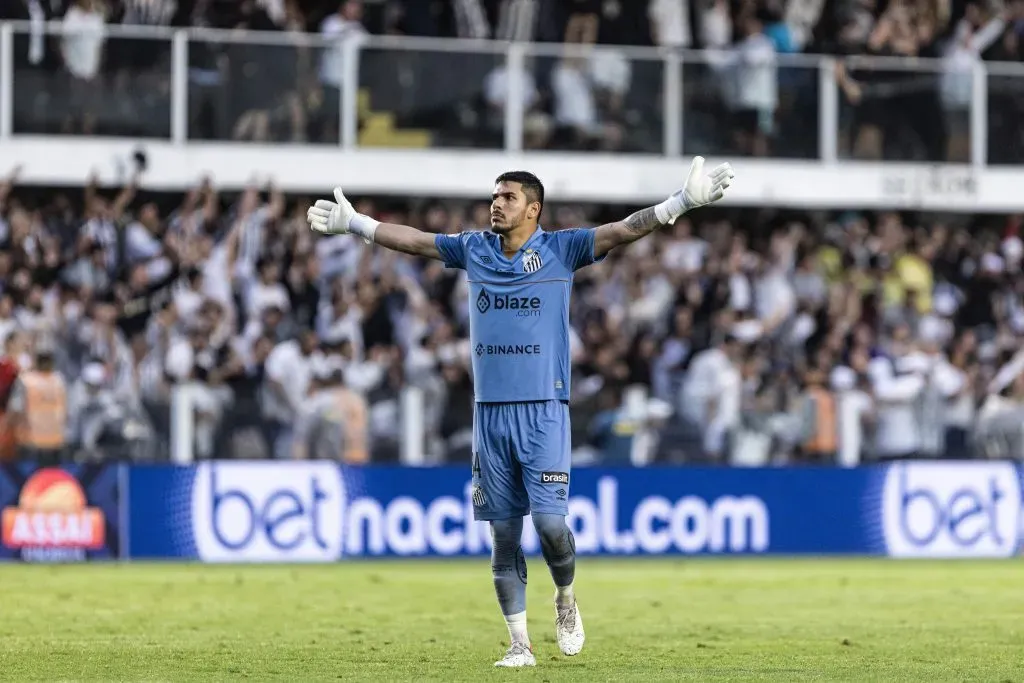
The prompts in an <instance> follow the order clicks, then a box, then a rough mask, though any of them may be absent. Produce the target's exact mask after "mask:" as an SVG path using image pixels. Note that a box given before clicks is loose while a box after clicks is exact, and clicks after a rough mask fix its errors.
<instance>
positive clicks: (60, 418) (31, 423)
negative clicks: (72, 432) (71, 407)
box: [7, 345, 68, 465]
mask: <svg viewBox="0 0 1024 683" xmlns="http://www.w3.org/2000/svg"><path fill="white" fill-rule="evenodd" d="M53 354H54V352H53V348H52V347H51V346H48V345H42V346H39V347H38V348H37V349H36V356H35V365H34V366H33V368H32V369H31V370H28V371H24V372H22V373H21V374H20V375H19V376H18V379H17V381H16V382H15V383H14V388H13V389H12V391H11V398H10V401H9V402H8V406H7V408H8V410H7V418H8V420H9V421H10V422H9V424H11V425H12V426H13V428H14V433H15V438H16V439H17V454H18V458H19V459H22V460H29V461H32V462H36V463H39V464H41V465H53V464H57V463H59V462H60V461H61V459H62V456H63V455H64V445H65V442H66V437H65V431H66V429H67V423H68V395H67V387H66V385H65V383H64V378H63V377H62V376H61V374H60V373H59V372H58V371H57V370H56V369H55V367H54V357H53Z"/></svg>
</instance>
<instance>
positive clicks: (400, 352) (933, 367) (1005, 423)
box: [0, 173, 1024, 465]
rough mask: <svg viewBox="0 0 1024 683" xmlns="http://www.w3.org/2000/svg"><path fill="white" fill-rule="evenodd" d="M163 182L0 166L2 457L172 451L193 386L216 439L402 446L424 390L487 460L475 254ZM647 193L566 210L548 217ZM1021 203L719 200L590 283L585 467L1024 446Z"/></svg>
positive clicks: (445, 425)
mask: <svg viewBox="0 0 1024 683" xmlns="http://www.w3.org/2000/svg"><path fill="white" fill-rule="evenodd" d="M143 180H144V174H143V175H141V176H137V178H136V181H134V182H132V183H131V184H129V185H127V186H125V187H123V188H119V189H116V192H114V191H110V190H108V189H104V188H99V187H97V186H96V184H95V183H94V182H90V183H89V184H88V185H86V187H85V188H84V191H82V192H78V191H74V192H71V191H67V190H59V191H58V190H52V189H51V190H44V189H40V188H20V187H18V185H17V175H16V173H14V174H12V175H11V176H10V177H8V178H7V179H6V180H5V181H4V182H3V184H2V185H0V342H2V344H3V348H4V357H3V360H2V361H0V400H2V401H3V406H4V409H5V415H4V418H3V421H2V422H0V425H2V427H3V429H2V432H3V434H4V439H3V441H4V446H3V449H2V450H3V452H4V453H5V457H14V456H15V455H16V454H17V452H18V449H19V448H20V449H28V450H29V451H30V452H32V453H34V454H35V455H37V456H38V453H39V451H40V450H42V451H46V452H50V453H51V454H52V455H54V457H57V456H63V457H75V458H111V457H130V458H166V457H167V454H168V444H169V439H170V429H171V420H170V415H171V400H172V390H173V388H174V387H175V386H176V385H182V386H185V385H187V386H188V387H190V389H189V391H191V392H192V396H193V403H192V405H193V406H194V408H195V423H196V431H195V436H196V443H195V452H196V454H197V455H198V456H199V457H205V458H210V457H214V458H222V457H248V458H251V457H278V458H291V457H340V458H343V459H345V460H347V461H350V462H366V461H370V462H389V461H395V460H396V459H397V458H398V457H399V452H400V444H399V442H400V439H401V438H402V434H401V424H402V415H401V411H402V406H403V403H402V400H401V395H402V392H403V391H404V390H405V389H407V388H409V387H415V388H416V389H418V390H419V391H420V392H422V395H423V396H424V401H423V405H424V409H425V412H424V422H425V430H426V435H427V439H426V452H427V456H428V460H429V462H468V460H469V458H470V453H471V443H472V439H471V424H472V385H471V376H470V365H469V360H470V350H469V344H468V341H467V339H466V334H467V329H466V324H467V310H468V308H467V307H468V302H467V301H466V291H467V287H466V282H465V279H464V274H463V273H462V272H461V271H452V270H447V269H445V268H444V267H443V266H442V265H441V264H440V263H436V262H424V261H418V260H414V259H410V258H406V257H404V256H401V255H397V254H395V253H392V252H388V251H385V250H383V249H374V248H372V247H369V246H366V245H364V244H363V243H362V241H361V240H358V239H353V238H351V237H350V236H347V235H346V236H338V237H331V238H320V237H316V236H314V235H313V234H312V233H311V232H310V231H309V229H308V227H307V225H306V222H305V212H306V208H307V206H308V201H309V200H308V199H303V198H286V197H284V196H282V195H281V194H280V193H279V192H277V191H276V190H275V189H274V186H273V183H272V182H271V181H269V180H268V179H258V180H255V181H254V184H253V185H252V186H251V187H250V188H249V189H248V190H246V191H245V192H244V193H243V194H241V195H239V196H222V195H221V194H220V193H218V191H217V189H216V187H215V185H214V183H213V181H212V180H211V179H205V180H203V181H202V182H200V183H197V185H196V186H195V187H193V188H191V189H190V190H189V191H188V192H187V193H185V194H184V196H180V195H179V196H171V195H166V194H163V195H157V194H146V193H144V192H142V191H141V190H140V188H139V185H138V184H137V183H141V182H142V181H143ZM357 210H359V211H360V212H363V213H367V214H370V215H375V216H378V217H379V218H381V219H382V220H387V221H393V222H405V223H409V224H412V225H415V226H417V227H419V228H421V229H424V230H427V231H431V232H453V231H456V230H459V229H470V230H472V229H482V228H484V226H486V225H487V224H488V206H487V204H486V203H478V204H466V203H457V202H446V201H423V202H409V201H407V200H392V199H387V198H381V199H376V200H362V201H361V202H359V205H358V206H357ZM630 210H631V209H630V208H629V207H600V206H577V205H556V204H552V205H549V206H547V207H545V215H544V216H543V221H542V223H543V225H545V226H547V228H548V229H558V228H561V227H566V226H575V225H587V224H595V223H598V222H602V221H604V220H609V219H616V218H620V217H621V216H622V215H625V214H626V213H628V212H629V211H630ZM1022 223H1024V218H1022V217H1021V216H1009V217H1006V216H1001V217H987V218H986V217H980V218H974V219H970V220H968V219H967V218H966V217H960V218H957V219H944V218H942V217H938V216H927V215H909V214H908V215H900V214H896V213H878V214H867V213H826V212H820V213H791V212H777V211H772V212H768V211H753V210H738V209H731V210H726V209H719V210H707V211H706V212H701V213H700V214H698V215H695V216H693V217H692V219H691V218H688V217H684V218H682V219H681V220H680V221H678V222H677V223H676V224H675V225H674V226H671V227H666V228H665V229H663V230H662V231H660V232H659V233H656V234H655V235H653V236H651V237H650V238H647V239H645V240H642V241H640V242H638V243H636V244H634V245H631V246H630V248H628V249H625V250H622V251H621V252H614V253H613V254H612V255H611V256H610V257H609V258H608V259H606V260H605V261H604V262H602V263H600V264H597V265H595V266H592V267H590V268H587V269H585V270H583V271H580V273H578V276H577V280H576V286H575V298H574V303H573V308H572V316H571V320H572V331H573V337H572V348H573V362H574V369H573V383H574V384H573V389H574V390H573V395H574V398H573V403H572V406H571V410H572V417H573V444H574V448H575V449H576V450H575V457H576V459H577V461H579V462H587V461H594V460H596V461H600V462H605V463H622V464H626V463H630V462H633V463H636V464H642V463H648V462H667V463H689V462H715V463H722V464H738V465H739V464H756V463H766V462H767V463H789V462H823V463H838V464H844V465H852V464H856V463H858V462H862V461H870V460H873V459H882V458H901V457H916V456H931V457H991V456H995V455H1006V454H1014V455H1020V453H1021V451H1020V449H1021V446H1022V444H1021V443H1020V434H1021V425H1022V424H1024V421H1022V416H1024V413H1022V408H1024V404H1022V401H1024V372H1022V370H1024V352H1019V349H1020V348H1021V339H1022V338H1024V278H1022V277H1021V265H1022V260H1024V242H1022V239H1021V234H1020V232H1021V226H1022ZM54 377H60V378H62V380H60V381H58V380H53V382H52V383H51V384H47V382H50V379H47V378H54ZM61 383H63V384H64V385H65V387H66V397H65V398H64V399H62V400H61V401H58V400H57V399H53V400H51V401H50V403H47V402H46V400H49V399H46V396H47V395H48V394H47V393H46V392H47V391H49V390H50V389H52V390H53V395H54V396H57V395H60V391H58V390H57V387H56V385H59V384H61ZM636 387H640V388H641V389H640V390H639V391H637V390H636ZM44 399H45V400H44ZM40 401H42V402H40ZM55 402H56V403H55ZM47 406H49V407H47ZM48 410H49V411H51V412H47V411H48ZM33 411H35V412H33ZM33 415H34V416H35V417H33ZM47 416H49V417H47ZM44 418H45V419H44ZM57 418H61V419H64V418H66V423H65V422H60V423H59V424H60V425H61V429H60V430H59V432H60V433H58V432H57V431H55V430H54V429H53V425H54V424H56V423H54V422H52V420H54V419H57ZM47 420H51V421H50V422H48V421H47ZM48 425H49V426H48Z"/></svg>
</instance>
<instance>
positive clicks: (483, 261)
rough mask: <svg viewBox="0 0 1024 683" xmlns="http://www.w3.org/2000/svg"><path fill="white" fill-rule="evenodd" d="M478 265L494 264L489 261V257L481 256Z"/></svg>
mask: <svg viewBox="0 0 1024 683" xmlns="http://www.w3.org/2000/svg"><path fill="white" fill-rule="evenodd" d="M480 263H486V264H487V265H491V264H492V263H494V261H493V260H491V257H490V256H481V257H480Z"/></svg>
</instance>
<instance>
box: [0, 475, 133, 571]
mask: <svg viewBox="0 0 1024 683" xmlns="http://www.w3.org/2000/svg"><path fill="white" fill-rule="evenodd" d="M119 472H120V469H119V467H118V466H105V465H86V466H79V465H65V466H61V467H42V468H37V467H36V466H34V465H24V464H18V465H13V464H9V465H4V466H3V467H2V468H0V509H2V513H0V514H2V523H0V528H2V537H0V559H3V560H12V559H14V560H18V559H20V560H24V561H26V562H81V561H84V560H98V559H114V558H118V557H120V556H121V541H122V538H121V512H122V511H123V507H122V506H123V504H124V502H123V501H122V499H121V489H120V477H119Z"/></svg>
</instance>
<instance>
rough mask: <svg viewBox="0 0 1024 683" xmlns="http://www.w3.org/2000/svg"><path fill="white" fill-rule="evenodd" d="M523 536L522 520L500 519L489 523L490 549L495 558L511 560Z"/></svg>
mask: <svg viewBox="0 0 1024 683" xmlns="http://www.w3.org/2000/svg"><path fill="white" fill-rule="evenodd" d="M522 534H523V522H522V520H521V519H520V520H514V519H501V520H497V521H494V522H491V548H492V550H493V555H494V557H495V558H499V557H500V558H503V559H511V558H514V557H515V553H516V550H517V549H518V548H519V544H520V541H521V538H522Z"/></svg>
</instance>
